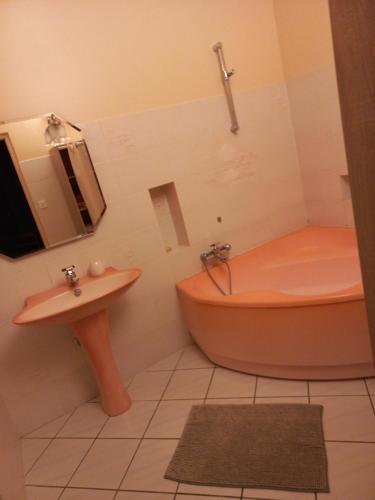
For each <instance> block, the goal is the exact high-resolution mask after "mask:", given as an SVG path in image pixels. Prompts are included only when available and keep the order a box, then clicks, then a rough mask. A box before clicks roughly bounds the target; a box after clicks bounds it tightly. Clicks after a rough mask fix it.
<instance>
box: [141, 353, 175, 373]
mask: <svg viewBox="0 0 375 500" xmlns="http://www.w3.org/2000/svg"><path fill="white" fill-rule="evenodd" d="M180 357H181V351H177V352H174V353H173V354H171V355H170V356H168V357H167V358H164V359H162V360H161V361H158V362H157V363H155V364H154V365H152V366H150V368H147V370H146V371H148V372H157V371H160V370H174V369H175V368H176V365H177V362H178V360H179V359H180Z"/></svg>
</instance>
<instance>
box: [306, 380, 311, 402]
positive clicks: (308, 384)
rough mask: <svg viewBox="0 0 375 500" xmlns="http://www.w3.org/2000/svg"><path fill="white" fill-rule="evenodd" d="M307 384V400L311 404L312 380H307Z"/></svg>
mask: <svg viewBox="0 0 375 500" xmlns="http://www.w3.org/2000/svg"><path fill="white" fill-rule="evenodd" d="M306 384H307V402H308V403H309V404H311V398H310V381H309V380H306Z"/></svg>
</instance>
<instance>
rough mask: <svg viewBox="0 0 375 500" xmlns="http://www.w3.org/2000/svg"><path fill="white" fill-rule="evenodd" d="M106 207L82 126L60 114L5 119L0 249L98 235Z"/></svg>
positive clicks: (0, 131) (14, 250)
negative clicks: (16, 119) (11, 120)
mask: <svg viewBox="0 0 375 500" xmlns="http://www.w3.org/2000/svg"><path fill="white" fill-rule="evenodd" d="M105 209H106V204H105V200H104V197H103V194H102V191H101V189H100V186H99V182H98V179H97V177H96V174H95V170H94V166H93V164H92V161H91V158H90V154H89V151H88V149H87V146H86V143H85V141H84V139H83V135H82V133H81V130H80V129H79V128H78V127H76V126H75V125H73V124H72V123H70V122H68V121H66V120H64V119H62V118H60V117H58V116H57V115H56V114H55V113H49V114H46V115H43V116H38V117H33V118H29V119H26V120H22V121H14V122H3V123H0V253H1V254H4V255H6V256H8V257H11V258H13V259H15V258H17V257H22V256H24V255H27V254H29V253H32V252H36V251H40V250H43V249H47V248H51V247H54V246H57V245H61V244H62V243H66V242H68V241H71V240H75V239H77V238H82V237H84V236H87V235H90V234H93V233H94V232H95V229H96V228H97V226H98V224H99V222H100V220H101V218H102V216H103V214H104V212H105Z"/></svg>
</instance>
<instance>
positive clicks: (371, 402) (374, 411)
mask: <svg viewBox="0 0 375 500" xmlns="http://www.w3.org/2000/svg"><path fill="white" fill-rule="evenodd" d="M364 381H365V387H366V391H367V395H368V397H369V398H370V405H371V408H372V411H373V413H374V415H375V403H374V401H373V400H372V397H371V394H370V390H369V388H368V385H367V380H366V379H364Z"/></svg>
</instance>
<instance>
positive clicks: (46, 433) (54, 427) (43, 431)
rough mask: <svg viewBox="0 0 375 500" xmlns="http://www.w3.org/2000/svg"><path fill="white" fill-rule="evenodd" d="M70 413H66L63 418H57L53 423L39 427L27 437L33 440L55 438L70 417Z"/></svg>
mask: <svg viewBox="0 0 375 500" xmlns="http://www.w3.org/2000/svg"><path fill="white" fill-rule="evenodd" d="M70 415H71V414H70V413H66V414H65V415H63V416H62V417H59V418H56V420H52V422H48V424H46V425H43V426H42V427H39V429H37V430H36V431H34V432H31V433H30V434H28V435H27V437H32V438H54V437H55V436H56V434H57V433H58V432H59V430H60V429H61V428H62V426H63V425H64V424H65V422H66V421H67V420H68V418H69V417H70Z"/></svg>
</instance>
